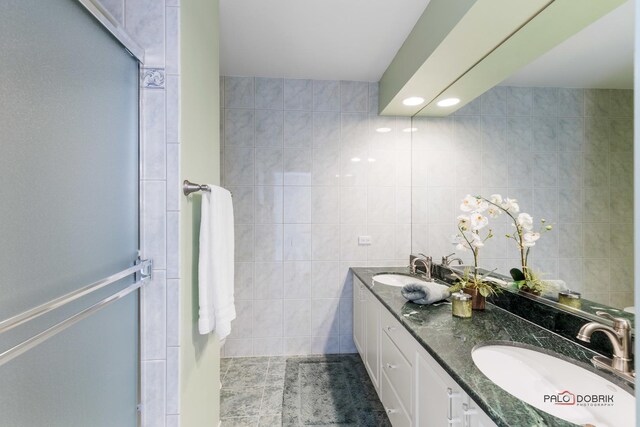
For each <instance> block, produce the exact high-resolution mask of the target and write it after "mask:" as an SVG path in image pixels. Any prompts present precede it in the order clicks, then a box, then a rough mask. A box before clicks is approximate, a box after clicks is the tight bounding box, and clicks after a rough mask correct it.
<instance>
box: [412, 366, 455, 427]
mask: <svg viewBox="0 0 640 427" xmlns="http://www.w3.org/2000/svg"><path fill="white" fill-rule="evenodd" d="M435 363H436V362H435V361H434V360H433V359H431V357H430V356H428V355H427V354H419V355H418V357H417V362H416V388H415V399H416V400H415V417H416V422H415V425H416V426H419V427H442V426H460V427H462V426H463V424H462V413H461V412H462V400H461V399H462V391H461V390H460V389H459V387H458V385H457V384H456V383H455V382H454V381H453V380H452V379H451V378H450V377H449V376H448V375H446V373H445V375H442V373H441V372H439V371H438V369H436V368H435V367H434V364H435ZM443 373H444V372H443Z"/></svg>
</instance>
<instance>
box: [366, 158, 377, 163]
mask: <svg viewBox="0 0 640 427" xmlns="http://www.w3.org/2000/svg"><path fill="white" fill-rule="evenodd" d="M367 160H369V161H370V162H371V163H373V162H375V161H376V159H374V158H373V157H369V158H368V159H367Z"/></svg>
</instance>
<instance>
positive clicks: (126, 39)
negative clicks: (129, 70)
mask: <svg viewBox="0 0 640 427" xmlns="http://www.w3.org/2000/svg"><path fill="white" fill-rule="evenodd" d="M76 1H77V2H78V3H80V4H81V5H82V6H84V8H85V9H86V10H87V11H88V12H89V13H90V14H91V15H92V16H93V17H94V18H95V19H96V21H97V22H98V23H99V24H100V25H101V26H102V27H103V29H105V30H107V31H108V32H109V33H110V34H111V35H112V36H113V37H115V38H116V40H117V41H118V42H120V44H122V45H123V46H124V48H125V49H126V50H127V52H129V54H130V55H131V56H132V57H133V58H135V59H136V60H137V62H138V81H139V80H140V75H141V72H142V69H143V67H144V59H145V51H144V49H143V48H142V47H141V46H140V45H138V44H137V43H136V42H135V41H134V40H133V38H132V37H131V36H130V35H129V34H128V33H127V32H126V30H125V29H124V28H122V26H121V25H120V24H119V23H118V21H117V20H116V19H115V18H114V17H113V16H112V15H111V14H110V13H109V11H108V10H107V9H105V8H104V6H102V5H101V4H100V3H98V2H95V1H93V0H76ZM142 112H143V102H142V89H141V87H140V84H139V83H138V258H139V259H140V255H141V246H142V238H141V233H142V214H141V212H142V156H143V155H144V153H143V151H142V144H141V143H142V138H143V133H142V125H141V118H142ZM138 294H139V298H138V356H139V357H138V369H137V371H138V378H137V384H138V387H137V388H138V391H137V392H138V396H137V399H136V400H137V403H136V414H137V425H138V426H141V425H142V386H143V384H142V351H141V348H142V322H143V319H142V315H141V313H142V293H141V292H140V289H138Z"/></svg>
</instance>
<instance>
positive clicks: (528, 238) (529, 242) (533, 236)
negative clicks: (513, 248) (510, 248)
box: [523, 231, 540, 247]
mask: <svg viewBox="0 0 640 427" xmlns="http://www.w3.org/2000/svg"><path fill="white" fill-rule="evenodd" d="M523 237H524V242H523V245H524V246H527V247H531V246H535V244H536V240H538V239H539V238H540V233H535V232H532V231H530V232H527V233H524V236H523Z"/></svg>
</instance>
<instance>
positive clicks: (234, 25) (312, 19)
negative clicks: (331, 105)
mask: <svg viewBox="0 0 640 427" xmlns="http://www.w3.org/2000/svg"><path fill="white" fill-rule="evenodd" d="M428 3H429V0H221V1H220V29H221V36H220V66H221V72H222V74H223V75H241V76H259V77H289V78H307V79H326V80H361V81H378V80H379V79H380V77H381V76H382V74H383V73H384V71H385V70H386V69H387V66H388V65H389V63H390V62H391V60H392V59H393V57H394V56H395V54H396V52H397V51H398V49H399V48H400V46H402V43H403V42H404V40H405V39H406V38H407V35H408V34H409V32H411V29H412V28H413V26H414V25H415V23H416V21H417V20H418V18H419V17H420V15H422V12H423V11H424V9H425V8H426V6H427V4H428Z"/></svg>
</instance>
